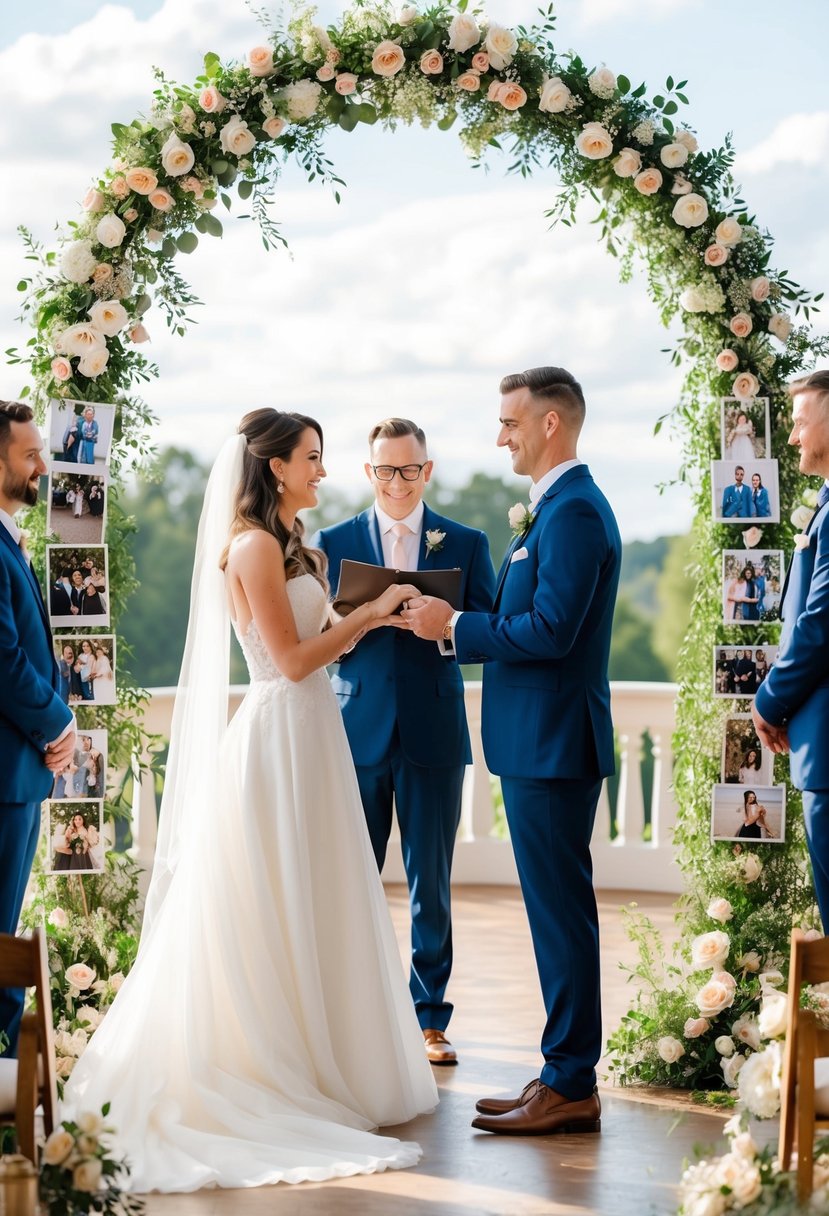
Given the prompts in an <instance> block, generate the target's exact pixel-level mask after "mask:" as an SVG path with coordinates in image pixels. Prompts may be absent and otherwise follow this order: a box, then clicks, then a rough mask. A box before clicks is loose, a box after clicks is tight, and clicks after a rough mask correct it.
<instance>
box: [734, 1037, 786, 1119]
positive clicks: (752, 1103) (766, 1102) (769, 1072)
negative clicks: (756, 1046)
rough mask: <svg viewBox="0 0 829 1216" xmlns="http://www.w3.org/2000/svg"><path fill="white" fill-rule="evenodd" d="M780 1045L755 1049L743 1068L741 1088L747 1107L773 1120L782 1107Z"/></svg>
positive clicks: (742, 1098)
mask: <svg viewBox="0 0 829 1216" xmlns="http://www.w3.org/2000/svg"><path fill="white" fill-rule="evenodd" d="M780 1067H781V1056H780V1044H779V1043H777V1042H774V1043H771V1044H770V1045H769V1046H768V1047H767V1048H766V1050H765V1051H758V1052H755V1053H754V1055H751V1056H749V1057H748V1059H747V1060H746V1062H745V1064H744V1066H743V1067H742V1069H741V1070H740V1078H739V1083H738V1091H739V1094H740V1100H741V1102H742V1103H743V1105H744V1106H745V1107H746V1109H747V1110H748V1111H749V1112H750V1114H752V1115H756V1116H757V1118H758V1119H771V1118H773V1116H774V1115H776V1114H777V1112H778V1110H779V1109H780Z"/></svg>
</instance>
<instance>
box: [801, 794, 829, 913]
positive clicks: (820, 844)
mask: <svg viewBox="0 0 829 1216" xmlns="http://www.w3.org/2000/svg"><path fill="white" fill-rule="evenodd" d="M803 821H804V824H805V827H806V841H807V843H808V845H809V857H810V858H811V861H812V874H813V877H814V882H815V895H816V896H817V904H818V907H819V908H820V919H821V920H822V921H823V932H824V933H829V790H804V791H803Z"/></svg>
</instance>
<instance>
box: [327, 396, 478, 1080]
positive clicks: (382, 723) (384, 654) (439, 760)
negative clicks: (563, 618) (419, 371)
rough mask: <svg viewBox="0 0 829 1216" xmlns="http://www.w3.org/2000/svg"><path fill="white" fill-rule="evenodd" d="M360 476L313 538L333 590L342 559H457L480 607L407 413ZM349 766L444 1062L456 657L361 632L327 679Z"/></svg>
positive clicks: (422, 1014)
mask: <svg viewBox="0 0 829 1216" xmlns="http://www.w3.org/2000/svg"><path fill="white" fill-rule="evenodd" d="M365 469H366V475H367V476H368V479H369V481H370V482H371V484H372V487H373V489H374V496H375V501H374V505H373V506H371V507H369V508H368V510H367V511H363V512H362V514H360V515H356V516H355V517H354V518H353V519H348V520H346V521H345V522H344V523H341V524H337V525H336V526H335V527H332V528H325V529H324V530H323V531H322V532H319V533H318V534H317V535H316V536H315V537H314V539H313V541H312V544H313V545H316V546H317V547H318V548H320V549H322V550H324V552H325V553H326V554H327V555H328V562H329V577H330V580H331V586H332V588H334V589H336V586H337V582H338V580H339V575H340V563H341V562H342V561H343V559H344V558H349V559H351V560H353V561H360V562H370V563H372V564H374V565H377V566H391V567H396V568H397V569H402V570H448V569H451V568H452V567H458V566H459V567H460V568H461V570H462V572H463V574H462V590H461V596H462V603H463V606H464V608H467V609H470V610H472V611H489V609H490V608H491V607H492V600H493V596H494V594H495V573H494V571H493V568H492V561H491V559H490V556H489V544H488V542H487V538H486V536H485V535H484V533H483V532H480V531H478V530H477V529H474V528H467V527H464V526H463V525H462V524H458V523H455V522H454V521H453V520H451V519H447V518H446V517H445V516H443V515H438V514H436V513H435V512H434V511H432V510H431V509H430V508H429V507H428V506H426V504H425V503H424V502H423V493H424V490H425V489H426V484H427V483H428V481H429V478H430V477H431V474H432V461H431V460H429V458H428V453H427V450H426V438H425V436H424V434H423V431H422V430H421V429H420V427H418V426H417V425H416V424H415V423H414V422H410V421H408V420H407V419H405V418H389V419H387V420H386V421H385V422H381V423H380V424H379V425H378V426H375V427H374V429H373V430H372V431H371V433H370V435H369V463H368V464H366V466H365ZM332 683H333V687H334V690H335V692H336V694H337V699H338V700H339V703H340V707H341V708H342V713H343V722H344V723H345V729H346V734H347V735H348V741H349V744H350V746H351V752H352V755H353V757H354V764H355V765H356V768H357V779H358V781H359V783H360V794H361V796H362V801H363V808H364V810H365V814H366V822H367V824H368V830H369V835H370V836H371V843H372V847H373V849H374V855H375V857H376V859H377V866H378V868H379V869H381V870H382V868H383V862H384V860H385V857H386V846H387V844H388V839H389V833H390V831H391V824H392V804H393V803H394V806H395V807H396V810H397V820H398V823H399V825H400V837H401V842H402V846H403V861H404V864H405V867H406V877H407V879H408V884H409V894H410V897H411V909H412V967H411V976H410V981H409V987H410V990H411V993H412V999H413V1000H414V1004H415V1009H416V1011H417V1016H418V1021H419V1022H420V1026H421V1029H422V1030H423V1034H424V1040H425V1043H426V1052H427V1055H428V1057H429V1059H430V1060H431V1061H432V1063H433V1064H454V1063H456V1062H457V1054H456V1052H455V1049H454V1048H453V1046H452V1044H451V1043H450V1042H449V1040H448V1038H447V1037H446V1034H445V1031H446V1028H447V1026H448V1024H449V1019H450V1017H451V1015H452V1005H451V1004H450V1003H449V1002H448V1001H447V1000H446V997H445V992H446V985H447V983H448V980H449V974H450V971H451V969H452V921H451V908H450V887H449V879H450V871H451V866H452V853H453V850H454V847H455V837H456V835H457V831H458V823H459V821H460V813H461V792H462V788H463V777H464V768H465V766H466V765H467V764H471V763H472V754H471V751H470V747H469V734H468V731H467V725H466V713H465V710H464V701H463V680H462V678H461V674H460V671H459V669H458V666H457V664H456V663H454V662H449V663H447V662H446V660H445V658H444V657H443V655H442V653H441V649H440V648H439V647H438V646H435V645H434V644H433V643H427V642H422V641H420V640H419V639H417V638H415V637H413V636H412V634H411V633H409V632H407V631H405V630H395V629H377V630H373V631H372V632H370V633H368V634H367V635H366V636H365V637H364V638H363V639H362V640H361V641H360V642H359V643H358V644H357V646H356V647H355V648H354V649H353V650H352V651H351V652H350V653H349V654H346V655H343V657H342V659H341V660H340V664H339V670H338V672H337V674H336V675H335V676H334V677H333V680H332Z"/></svg>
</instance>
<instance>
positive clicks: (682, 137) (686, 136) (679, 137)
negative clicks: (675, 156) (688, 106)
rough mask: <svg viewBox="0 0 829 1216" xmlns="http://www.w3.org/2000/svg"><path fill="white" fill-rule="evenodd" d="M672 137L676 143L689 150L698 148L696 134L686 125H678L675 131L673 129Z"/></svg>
mask: <svg viewBox="0 0 829 1216" xmlns="http://www.w3.org/2000/svg"><path fill="white" fill-rule="evenodd" d="M674 139H675V140H676V142H677V143H678V144H682V146H683V148H687V149H688V151H689V152H697V151H698V150H699V144H698V143H697V140H696V136H695V135H693V134H692V132H691V131H689V130H688V128H687V127H680V128H679V129H678V130H677V131H674Z"/></svg>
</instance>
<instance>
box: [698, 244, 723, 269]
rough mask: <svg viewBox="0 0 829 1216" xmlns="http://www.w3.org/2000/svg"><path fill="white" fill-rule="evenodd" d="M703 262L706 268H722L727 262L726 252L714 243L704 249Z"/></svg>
mask: <svg viewBox="0 0 829 1216" xmlns="http://www.w3.org/2000/svg"><path fill="white" fill-rule="evenodd" d="M703 260H704V262H705V265H706V266H723V265H724V264H725V263H726V262H727V261H728V250H727V249H726V247H725V245H718V244H717V242H716V241H715V242H714V244H713V245H709V246H708V248H707V249H706V251H705V254H704V257H703Z"/></svg>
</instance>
